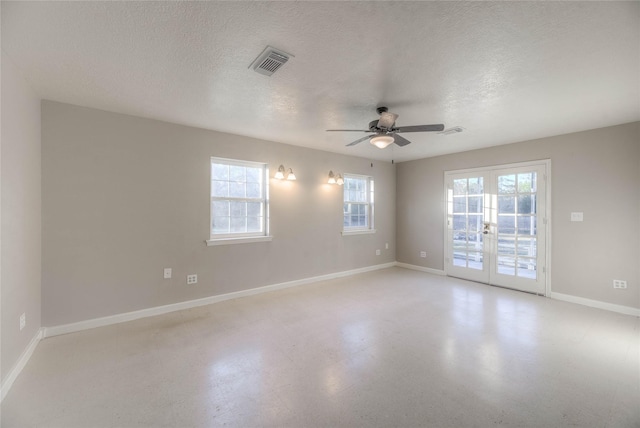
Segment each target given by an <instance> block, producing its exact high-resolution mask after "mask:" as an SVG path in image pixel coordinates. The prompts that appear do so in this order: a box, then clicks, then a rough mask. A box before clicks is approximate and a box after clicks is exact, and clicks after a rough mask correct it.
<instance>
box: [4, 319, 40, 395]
mask: <svg viewBox="0 0 640 428" xmlns="http://www.w3.org/2000/svg"><path fill="white" fill-rule="evenodd" d="M42 337H43V329H42V328H40V329H38V331H37V333H36V335H35V336H33V338H32V339H31V341H30V342H29V344H28V345H27V347H26V348H25V350H24V351H22V354H21V355H20V358H18V361H17V362H16V363H15V365H14V366H13V367H12V368H11V370H10V371H9V374H8V375H7V377H6V378H5V380H4V382H2V386H0V402H2V400H4V397H5V396H6V395H7V393H8V392H9V390H10V389H11V386H12V385H13V382H15V380H16V379H17V378H18V375H19V374H20V372H21V371H22V369H23V368H24V366H26V365H27V363H28V362H29V359H30V358H31V356H32V355H33V351H35V349H36V346H38V343H40V340H41V339H42Z"/></svg>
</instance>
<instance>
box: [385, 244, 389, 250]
mask: <svg viewBox="0 0 640 428" xmlns="http://www.w3.org/2000/svg"><path fill="white" fill-rule="evenodd" d="M384 249H385V250H388V249H389V243H388V242H387V243H385V244H384Z"/></svg>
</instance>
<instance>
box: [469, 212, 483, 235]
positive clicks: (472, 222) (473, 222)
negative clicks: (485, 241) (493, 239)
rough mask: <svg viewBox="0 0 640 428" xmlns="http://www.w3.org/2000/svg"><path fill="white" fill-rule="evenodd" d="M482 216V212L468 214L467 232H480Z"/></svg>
mask: <svg viewBox="0 0 640 428" xmlns="http://www.w3.org/2000/svg"><path fill="white" fill-rule="evenodd" d="M483 218H484V217H483V216H482V214H469V224H468V229H467V230H468V231H469V232H482V227H483V223H482V219H483Z"/></svg>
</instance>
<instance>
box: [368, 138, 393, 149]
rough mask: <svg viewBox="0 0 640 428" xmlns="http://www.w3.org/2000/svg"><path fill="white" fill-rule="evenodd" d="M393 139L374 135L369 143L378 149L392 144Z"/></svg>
mask: <svg viewBox="0 0 640 428" xmlns="http://www.w3.org/2000/svg"><path fill="white" fill-rule="evenodd" d="M393 140H394V138H393V137H392V136H391V135H376V136H375V137H373V138H372V139H371V140H370V141H369V142H370V143H371V144H373V145H374V146H376V147H377V148H379V149H384V148H386V147H387V146H388V145H389V144H392V143H393Z"/></svg>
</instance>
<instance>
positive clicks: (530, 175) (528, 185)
mask: <svg viewBox="0 0 640 428" xmlns="http://www.w3.org/2000/svg"><path fill="white" fill-rule="evenodd" d="M536 178H537V177H536V173H535V172H527V173H526V174H518V192H519V193H527V192H536V190H537V189H536V181H537V180H536Z"/></svg>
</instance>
